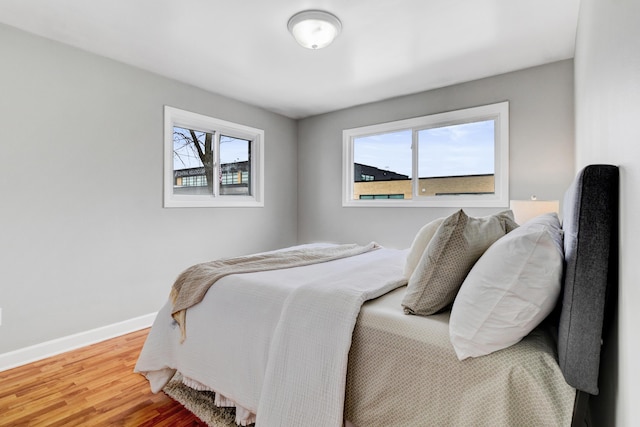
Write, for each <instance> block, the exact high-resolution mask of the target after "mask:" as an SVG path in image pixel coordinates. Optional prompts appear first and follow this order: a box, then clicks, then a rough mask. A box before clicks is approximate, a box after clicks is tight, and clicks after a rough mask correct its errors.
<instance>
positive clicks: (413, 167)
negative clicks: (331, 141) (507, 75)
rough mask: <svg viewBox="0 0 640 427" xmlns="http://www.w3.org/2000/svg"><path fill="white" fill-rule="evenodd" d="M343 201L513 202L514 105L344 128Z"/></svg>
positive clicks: (389, 203) (462, 204)
mask: <svg viewBox="0 0 640 427" xmlns="http://www.w3.org/2000/svg"><path fill="white" fill-rule="evenodd" d="M343 150H344V152H343V174H342V175H343V176H342V183H343V201H342V205H343V206H451V207H483V206H485V207H506V206H508V204H509V103H508V102H501V103H498V104H491V105H486V106H482V107H474V108H467V109H464V110H457V111H451V112H447V113H440V114H434V115H430V116H423V117H417V118H414V119H407V120H400V121H396V122H390V123H383V124H378V125H371V126H365V127H360V128H354V129H347V130H345V131H343Z"/></svg>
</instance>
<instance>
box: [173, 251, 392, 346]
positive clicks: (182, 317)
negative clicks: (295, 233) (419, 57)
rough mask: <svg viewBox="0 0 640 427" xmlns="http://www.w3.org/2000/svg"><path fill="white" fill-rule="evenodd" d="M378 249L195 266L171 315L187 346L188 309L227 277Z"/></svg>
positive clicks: (282, 254) (178, 288)
mask: <svg viewBox="0 0 640 427" xmlns="http://www.w3.org/2000/svg"><path fill="white" fill-rule="evenodd" d="M378 248H380V246H379V245H378V244H377V243H375V242H372V243H369V244H368V245H364V246H361V245H356V244H347V245H336V246H328V247H311V248H301V249H292V250H285V251H277V252H267V253H263V254H255V255H248V256H242V257H237V258H228V259H221V260H215V261H210V262H205V263H202V264H196V265H193V266H191V267H189V268H188V269H186V270H185V271H184V272H182V273H181V274H180V276H178V278H177V279H176V281H175V283H174V284H173V288H172V289H171V295H170V298H171V302H172V304H173V309H172V311H171V315H172V316H173V318H174V319H175V321H176V322H178V324H179V325H180V332H181V335H182V339H181V341H182V342H183V341H184V340H185V338H186V312H187V309H188V308H189V307H193V306H194V305H196V304H198V303H199V302H200V301H202V299H203V298H204V296H205V294H206V293H207V291H208V290H209V288H210V287H211V286H212V285H213V284H214V283H215V282H216V281H217V280H219V279H221V278H223V277H225V276H228V275H230V274H240V273H254V272H258V271H268V270H277V269H283V268H293V267H302V266H304V265H310V264H318V263H321V262H327V261H333V260H336V259H340V258H347V257H351V256H355V255H360V254H363V253H365V252H369V251H372V250H375V249H378Z"/></svg>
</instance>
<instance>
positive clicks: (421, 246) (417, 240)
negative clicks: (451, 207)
mask: <svg viewBox="0 0 640 427" xmlns="http://www.w3.org/2000/svg"><path fill="white" fill-rule="evenodd" d="M442 221H444V218H438V219H434V220H433V221H431V222H430V223H428V224H427V225H425V226H424V227H422V228H421V229H420V231H418V234H416V237H414V239H413V243H412V244H411V249H409V253H408V254H407V260H406V261H405V264H404V277H406V278H407V279H408V278H409V277H411V275H412V274H413V271H414V270H415V269H416V266H417V265H418V263H419V262H420V259H421V258H422V254H423V253H424V250H425V249H426V248H427V245H428V244H429V242H430V241H431V239H432V238H433V236H434V235H435V234H436V231H437V230H438V227H440V224H442Z"/></svg>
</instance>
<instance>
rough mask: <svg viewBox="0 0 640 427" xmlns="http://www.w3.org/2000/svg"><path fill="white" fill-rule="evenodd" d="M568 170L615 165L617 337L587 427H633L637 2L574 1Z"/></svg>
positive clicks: (637, 386) (639, 377)
mask: <svg viewBox="0 0 640 427" xmlns="http://www.w3.org/2000/svg"><path fill="white" fill-rule="evenodd" d="M576 43H577V44H576V55H575V105H576V168H578V169H579V168H582V167H583V166H585V165H587V164H590V163H610V164H617V165H619V166H620V173H621V189H620V198H621V204H620V208H621V212H620V283H619V298H618V300H619V312H618V327H617V336H616V334H614V335H613V340H612V342H611V345H609V346H608V352H607V353H605V355H604V362H603V365H602V366H603V372H602V374H601V381H600V396H598V397H596V398H593V399H592V401H593V406H592V413H593V419H594V425H595V426H614V425H615V426H635V425H638V409H637V405H638V402H640V362H638V361H640V335H639V327H640V310H638V308H639V307H640V286H639V283H638V282H639V281H640V274H639V273H638V271H639V270H638V259H640V239H639V238H638V237H640V223H639V222H638V212H640V127H639V125H638V120H639V118H640V2H638V1H637V0H619V1H615V2H614V1H600V0H582V2H581V4H580V19H579V24H578V34H577V38H576Z"/></svg>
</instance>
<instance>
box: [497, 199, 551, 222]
mask: <svg viewBox="0 0 640 427" xmlns="http://www.w3.org/2000/svg"><path fill="white" fill-rule="evenodd" d="M509 208H510V209H511V210H512V211H513V216H514V218H515V220H516V222H517V223H518V224H524V223H525V222H527V221H529V220H530V219H532V218H535V217H537V216H538V215H542V214H545V213H549V212H555V213H559V211H560V202H559V201H558V200H511V201H510V203H509Z"/></svg>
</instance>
